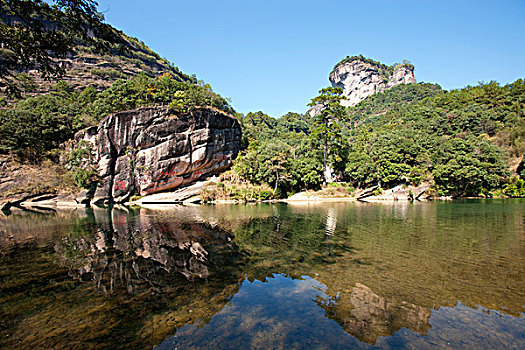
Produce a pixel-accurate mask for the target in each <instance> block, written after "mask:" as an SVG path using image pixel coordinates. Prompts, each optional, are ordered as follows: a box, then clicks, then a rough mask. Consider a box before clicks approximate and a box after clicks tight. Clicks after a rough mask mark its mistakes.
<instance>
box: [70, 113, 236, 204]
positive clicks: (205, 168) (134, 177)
mask: <svg viewBox="0 0 525 350" xmlns="http://www.w3.org/2000/svg"><path fill="white" fill-rule="evenodd" d="M240 143H241V127H240V124H239V122H238V121H237V120H236V119H235V118H233V117H232V116H230V115H228V114H226V113H224V112H221V111H219V110H216V109H212V108H199V109H197V110H195V111H194V112H192V113H191V114H188V115H182V116H180V115H172V114H170V112H169V110H168V108H167V107H145V108H139V109H136V110H132V111H126V112H119V113H115V114H111V115H109V116H107V117H106V118H104V119H102V121H101V122H100V124H99V125H98V127H92V128H89V129H87V130H85V131H82V132H80V133H78V134H77V135H76V136H75V139H74V140H73V141H72V142H70V143H69V144H68V145H67V147H66V148H69V149H73V148H78V147H86V145H88V148H90V151H91V154H92V159H91V160H90V162H92V163H93V166H94V167H95V168H96V169H97V170H98V175H99V181H98V184H97V186H96V189H94V193H92V194H91V196H92V197H91V198H90V199H91V202H92V203H107V202H117V203H118V202H126V201H127V200H128V199H129V198H130V197H131V196H132V195H133V194H140V195H148V194H152V193H156V192H162V191H166V190H174V189H177V188H181V187H184V186H187V185H189V184H191V183H193V182H195V181H197V180H199V179H202V178H205V177H208V176H210V175H214V174H218V173H220V172H222V171H224V170H225V169H227V168H228V167H229V166H230V165H231V163H232V160H233V159H234V158H235V157H236V156H237V154H238V151H239V148H240ZM86 162H89V161H88V160H86Z"/></svg>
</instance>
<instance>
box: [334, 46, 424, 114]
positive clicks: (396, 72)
mask: <svg viewBox="0 0 525 350" xmlns="http://www.w3.org/2000/svg"><path fill="white" fill-rule="evenodd" d="M329 79H330V82H331V83H332V86H334V87H341V88H342V89H343V95H344V96H345V98H346V99H345V100H343V101H342V102H341V104H342V105H343V106H354V105H356V104H358V103H359V102H361V101H362V100H364V99H365V98H367V97H368V96H370V95H373V94H375V93H378V92H383V91H385V90H387V89H390V88H392V87H394V86H396V85H399V84H409V83H415V82H416V78H414V66H413V65H411V64H410V63H400V64H394V65H392V66H386V65H384V64H382V63H380V62H376V61H373V60H370V59H367V58H365V57H363V56H354V57H347V58H346V59H344V60H342V61H341V62H339V63H338V64H337V65H336V66H335V68H334V70H333V71H332V72H331V73H330V76H329Z"/></svg>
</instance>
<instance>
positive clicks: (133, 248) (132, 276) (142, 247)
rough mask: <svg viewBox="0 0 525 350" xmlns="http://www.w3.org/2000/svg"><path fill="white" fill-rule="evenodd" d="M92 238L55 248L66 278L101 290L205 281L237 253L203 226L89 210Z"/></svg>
mask: <svg viewBox="0 0 525 350" xmlns="http://www.w3.org/2000/svg"><path fill="white" fill-rule="evenodd" d="M88 215H89V216H91V217H90V218H89V220H91V221H93V222H95V223H96V230H95V232H94V234H91V235H89V234H88V235H85V236H82V237H65V238H64V239H63V240H62V242H61V243H59V244H57V245H56V246H55V248H56V250H57V253H59V256H61V257H62V263H63V264H65V265H69V266H71V267H72V269H71V271H70V275H71V276H72V277H74V278H78V279H81V280H82V281H87V280H90V281H93V282H95V284H96V286H97V288H100V289H101V290H103V291H104V292H110V293H112V292H114V290H115V288H117V287H123V288H124V289H126V290H127V291H128V292H130V293H137V292H140V291H143V290H145V289H148V288H153V289H155V290H156V291H160V290H161V289H162V288H163V287H166V286H169V285H170V284H174V283H180V282H178V278H180V276H184V277H185V278H186V279H188V280H194V279H206V278H208V277H209V276H210V274H211V273H213V272H216V271H217V270H218V269H221V267H222V266H234V265H235V264H236V260H237V259H239V257H240V254H239V253H238V251H237V248H236V246H235V245H234V244H233V243H232V242H231V239H230V238H229V237H228V236H227V234H226V233H225V232H224V231H221V230H218V229H212V228H211V227H210V225H208V224H205V223H186V222H183V223H181V222H173V221H158V220H156V219H155V216H152V215H147V213H146V212H145V211H142V212H141V211H138V212H126V211H122V210H112V211H101V210H97V211H95V212H94V213H93V212H92V211H88Z"/></svg>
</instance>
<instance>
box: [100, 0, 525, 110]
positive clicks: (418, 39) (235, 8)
mask: <svg viewBox="0 0 525 350" xmlns="http://www.w3.org/2000/svg"><path fill="white" fill-rule="evenodd" d="M98 2H99V10H100V11H102V12H104V14H105V16H106V21H107V22H108V23H110V24H112V25H113V26H115V27H116V28H118V29H121V30H123V31H124V32H125V33H126V34H128V35H131V36H135V37H137V38H139V39H140V40H142V41H144V42H145V43H146V44H147V45H148V46H149V47H150V48H151V49H153V50H154V51H156V52H158V53H159V54H160V55H161V56H163V57H165V58H167V59H168V60H170V61H171V62H173V63H174V64H175V65H176V66H178V67H179V68H180V69H181V70H182V71H184V72H185V73H188V74H196V75H197V77H198V78H199V79H202V80H204V81H206V82H207V83H210V84H211V86H212V87H213V89H214V90H215V91H217V92H218V93H220V94H221V95H223V96H225V97H230V98H231V100H232V105H233V106H234V108H235V109H236V110H237V111H239V112H241V113H247V112H249V111H258V110H262V111H264V112H266V113H267V114H269V115H272V116H274V117H279V116H281V115H283V114H285V113H286V112H288V111H294V112H299V113H304V112H305V111H306V110H307V108H308V107H307V106H306V105H307V104H308V102H309V101H310V99H311V98H313V97H315V96H316V94H317V91H318V90H319V89H321V88H323V87H326V86H328V85H329V84H330V83H329V81H328V74H329V73H330V71H331V70H332V68H333V66H334V65H335V64H336V63H337V62H338V61H339V60H341V59H342V58H344V57H346V56H347V55H357V54H363V55H365V56H367V57H370V58H372V59H375V60H379V61H381V62H383V63H386V64H392V63H394V62H401V61H402V60H403V59H408V60H410V61H411V62H412V63H413V64H414V65H415V76H416V79H417V80H418V81H425V82H432V83H438V84H440V85H441V86H442V87H443V88H445V89H454V88H460V87H464V86H466V85H469V84H470V85H475V84H477V83H478V82H479V81H485V82H488V81H490V80H496V81H498V82H499V83H500V84H506V83H509V82H512V81H514V80H516V79H518V78H524V77H525V1H524V0H521V1H505V0H498V1H496V0H495V1H484V0H477V1H468V0H457V1H439V0H434V1H426V0H420V1H387V0H385V1H372V0H368V1H350V0H347V1H343V0H340V1H330V0H324V1H309V0H302V1H286V0H281V1H274V0H260V1H250V0H244V1H227V0H224V1H217V0H215V1H207V0H206V1H199V0H193V1H191V0H186V1H160V0H150V1H143V0H142V1H135V0H99V1H98Z"/></svg>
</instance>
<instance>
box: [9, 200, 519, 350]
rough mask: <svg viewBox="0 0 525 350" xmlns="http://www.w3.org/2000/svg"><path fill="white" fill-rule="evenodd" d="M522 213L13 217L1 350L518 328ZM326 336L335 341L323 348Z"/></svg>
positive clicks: (369, 210)
mask: <svg viewBox="0 0 525 350" xmlns="http://www.w3.org/2000/svg"><path fill="white" fill-rule="evenodd" d="M480 209H483V210H484V211H480ZM522 209H523V204H521V203H519V202H518V203H517V204H515V205H514V206H513V204H507V205H506V206H501V205H500V206H498V205H494V206H492V207H491V208H488V207H487V206H481V207H479V206H476V205H474V204H472V203H470V202H469V203H467V204H465V205H461V203H457V204H454V206H452V205H449V204H443V203H429V204H420V205H408V204H403V205H402V206H400V205H397V204H395V203H394V204H381V205H378V204H361V203H356V204H350V205H349V204H341V205H339V204H330V205H280V204H278V205H246V206H242V205H238V206H198V207H175V208H174V207H170V208H169V209H167V210H160V209H155V210H154V209H126V208H114V209H93V210H91V209H87V210H86V211H85V212H84V211H74V212H69V213H65V212H60V211H58V212H57V213H54V214H51V215H47V216H43V215H40V214H39V215H38V216H37V215H36V214H31V213H20V214H14V215H12V216H10V217H7V218H2V220H1V221H0V248H1V250H0V252H1V254H0V259H1V260H0V262H1V263H0V301H1V302H2V308H1V309H0V319H1V320H2V321H0V347H2V348H6V349H19V348H35V347H43V348H55V349H60V348H137V349H139V348H152V347H153V346H155V345H158V344H161V345H160V346H159V347H160V348H164V347H166V348H173V347H177V346H178V347H182V348H184V347H190V348H206V347H225V346H226V347H230V348H232V347H234V346H236V345H238V346H239V347H247V344H252V345H253V347H256V348H257V347H263V348H264V347H265V346H274V347H277V348H279V347H291V348H293V347H307V346H308V344H310V345H312V346H314V345H315V346H319V347H327V348H340V347H365V348H366V347H369V346H380V347H387V348H388V347H390V345H388V344H389V343H388V341H387V340H385V339H397V337H399V334H405V335H404V337H406V338H407V339H408V338H410V339H412V340H413V341H415V340H414V339H420V338H427V337H428V338H429V339H430V338H432V337H435V335H434V333H436V332H438V333H439V329H441V328H440V327H442V325H443V324H444V323H441V324H440V323H439V322H437V321H434V322H433V321H432V320H433V318H432V317H433V315H436V314H438V315H439V314H440V310H442V309H443V308H445V309H446V310H447V311H446V313H449V314H451V313H453V312H454V310H455V309H454V308H455V307H456V305H458V300H459V301H461V304H459V305H460V306H461V308H466V307H469V306H470V307H471V310H477V309H478V308H479V307H482V308H486V309H487V310H498V312H501V313H503V314H504V315H509V316H508V317H513V318H514V317H516V321H515V322H517V327H518V328H519V326H520V325H522V326H523V325H524V324H523V319H521V318H520V316H521V315H522V312H523V306H522V302H523V298H524V297H525V296H524V295H523V290H524V289H523V276H524V270H523V267H524V264H523V258H522V257H523V256H525V255H524V254H523V244H521V243H522V242H523V239H524V238H525V230H524V229H523V223H524V214H523V213H524V212H525V211H523V210H522ZM447 308H450V309H447ZM461 308H460V309H461ZM461 310H463V309H461ZM469 317H471V316H469ZM472 317H477V318H480V317H482V316H479V315H477V314H475V315H473V316H472ZM438 319H439V318H438ZM333 321H335V322H333ZM440 322H444V321H440ZM491 322H495V323H494V324H496V325H497V320H493V321H491ZM305 323H308V325H305ZM471 327H473V328H472V330H468V332H471V333H473V334H474V333H476V329H477V328H476V326H471ZM35 329H38V336H35V335H34V334H35ZM513 329H514V328H512V327H510V328H509V329H506V330H502V329H501V327H500V328H499V329H498V332H499V333H502V332H503V333H505V332H511V333H512V332H513ZM407 331H409V332H411V333H406V332H407ZM341 332H342V333H341ZM463 332H467V331H465V330H463ZM468 332H467V333H468ZM332 333H333V334H336V333H337V334H339V336H338V337H340V338H338V339H335V338H334V339H330V340H327V339H326V334H332ZM459 333H461V332H459V331H458V334H459ZM467 333H465V334H467ZM219 334H220V336H219ZM414 334H415V335H414ZM498 337H499V336H498ZM512 337H514V338H512ZM512 337H509V339H515V338H516V337H518V338H516V339H522V338H523V336H521V338H520V336H516V335H515V334H514V335H512ZM211 338H213V339H215V343H210V342H209V341H210V339H211ZM443 339H444V338H443ZM429 341H430V340H429ZM432 341H433V342H437V343H440V340H439V339H435V338H432ZM469 342H470V340H468V341H467V343H465V344H468V343H469ZM72 344H73V345H72ZM385 344H386V345H385ZM421 344H423V343H420V345H421ZM425 344H426V343H424V344H423V345H425ZM470 344H471V345H473V344H475V342H474V343H470ZM488 344H490V342H489V343H488ZM498 344H499V343H498ZM509 344H512V343H509ZM394 345H395V344H394ZM394 345H393V346H392V347H395V346H394ZM463 345H464V344H463ZM315 346H314V347H315ZM425 346H426V345H425ZM425 346H422V347H425Z"/></svg>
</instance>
